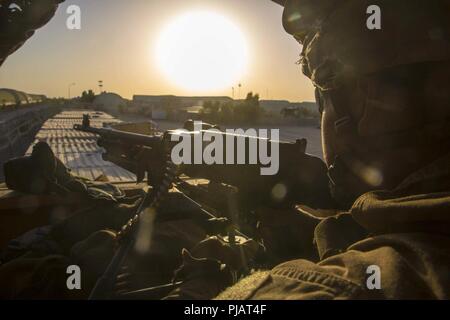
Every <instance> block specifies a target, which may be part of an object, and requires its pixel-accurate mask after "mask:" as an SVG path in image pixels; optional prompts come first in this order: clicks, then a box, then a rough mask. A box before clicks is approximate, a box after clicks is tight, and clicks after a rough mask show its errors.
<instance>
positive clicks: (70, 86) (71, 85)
mask: <svg viewBox="0 0 450 320" xmlns="http://www.w3.org/2000/svg"><path fill="white" fill-rule="evenodd" d="M74 85H76V83H75V82H73V83H71V84H69V87H68V90H67V91H68V97H69V100H70V88H72V87H73V86H74Z"/></svg>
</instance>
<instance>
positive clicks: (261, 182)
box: [74, 115, 332, 208]
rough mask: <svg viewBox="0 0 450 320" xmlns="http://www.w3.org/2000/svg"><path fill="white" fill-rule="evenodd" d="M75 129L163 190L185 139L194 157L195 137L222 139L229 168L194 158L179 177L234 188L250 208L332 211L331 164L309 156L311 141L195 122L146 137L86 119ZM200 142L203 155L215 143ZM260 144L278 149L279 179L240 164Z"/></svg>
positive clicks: (178, 170)
mask: <svg viewBox="0 0 450 320" xmlns="http://www.w3.org/2000/svg"><path fill="white" fill-rule="evenodd" d="M74 128H75V129H76V130H79V131H84V132H89V133H94V134H97V135H99V139H98V141H97V143H98V145H99V146H101V147H103V148H104V149H105V153H104V154H103V159H104V160H106V161H110V162H113V163H115V164H117V165H119V166H120V167H122V168H125V169H127V170H128V171H131V172H133V173H135V174H136V175H137V180H138V182H141V181H143V179H144V178H145V175H146V174H147V178H148V179H147V181H148V183H149V184H150V185H151V186H153V187H158V186H159V185H161V183H162V182H163V180H164V174H165V173H166V171H167V162H168V161H170V159H169V158H170V157H171V151H172V149H173V148H174V147H175V146H176V145H177V144H178V143H179V141H180V140H181V139H188V140H190V142H189V143H188V145H190V146H191V147H192V149H191V150H190V151H191V152H190V154H191V155H193V154H194V153H195V152H198V150H195V148H196V146H195V144H196V139H199V140H201V137H202V136H204V135H212V136H216V137H217V136H218V135H220V136H221V137H220V140H221V141H223V150H220V153H221V154H222V155H223V156H222V158H223V159H225V158H228V154H227V152H229V151H230V149H231V150H232V153H233V155H232V157H233V160H234V161H231V163H228V162H227V163H228V164H225V163H224V164H217V163H215V164H205V163H200V164H195V163H193V162H194V161H193V159H191V160H192V161H190V163H182V164H179V165H177V168H176V176H180V175H182V174H183V175H186V176H188V177H191V178H198V179H207V180H209V181H211V182H213V183H221V184H227V185H230V186H234V187H236V188H237V191H238V199H239V202H240V204H243V205H245V206H246V208H249V207H255V206H258V205H269V206H274V207H280V206H284V207H285V206H290V205H292V204H296V203H302V204H306V205H309V206H311V207H313V208H318V207H321V208H327V207H331V202H332V200H331V196H330V193H329V190H328V181H329V179H328V175H327V168H326V165H325V164H324V163H323V161H322V160H321V159H319V158H317V157H314V156H311V155H309V154H307V153H306V152H305V151H306V145H307V141H306V139H299V140H297V141H296V142H295V143H288V142H280V141H270V140H269V139H268V138H264V137H256V136H248V135H242V134H230V133H228V132H224V131H218V130H217V127H216V126H212V125H210V124H205V123H202V127H201V129H200V130H194V123H193V121H187V122H186V123H185V125H184V128H182V129H177V130H169V131H166V132H165V133H163V134H156V135H146V134H139V133H131V132H126V131H121V130H117V129H114V128H111V127H109V128H93V127H91V126H90V122H89V118H88V116H87V115H86V116H85V117H84V120H83V124H82V125H75V126H74ZM201 141H202V142H201V143H202V145H201V146H200V148H201V150H200V152H201V153H202V154H203V151H204V150H205V148H206V147H207V146H208V144H210V142H208V143H205V142H204V141H203V140H201ZM261 142H263V143H267V144H268V145H271V146H272V151H273V149H275V150H279V157H278V158H279V159H278V161H279V170H278V172H277V173H276V174H274V175H262V174H261V169H262V168H264V167H267V165H264V164H261V163H254V162H253V163H243V164H240V163H239V161H238V160H237V158H238V156H237V154H239V153H241V155H243V158H244V159H247V162H248V159H250V158H251V154H250V153H251V152H257V151H258V150H257V149H256V148H258V147H259V146H260V143H261ZM230 144H232V147H231V148H230V146H229V145H230ZM275 144H276V146H275ZM252 146H253V147H254V149H253V150H252ZM216 152H217V150H216ZM224 162H225V161H224Z"/></svg>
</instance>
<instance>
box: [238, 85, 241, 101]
mask: <svg viewBox="0 0 450 320" xmlns="http://www.w3.org/2000/svg"><path fill="white" fill-rule="evenodd" d="M238 87H239V97H238V99H239V100H240V99H241V88H242V84H241V83H239V85H238Z"/></svg>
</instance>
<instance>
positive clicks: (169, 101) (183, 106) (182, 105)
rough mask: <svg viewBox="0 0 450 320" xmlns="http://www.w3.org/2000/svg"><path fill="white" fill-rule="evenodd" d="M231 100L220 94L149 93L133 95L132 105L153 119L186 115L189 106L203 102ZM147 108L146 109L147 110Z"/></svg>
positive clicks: (195, 105)
mask: <svg viewBox="0 0 450 320" xmlns="http://www.w3.org/2000/svg"><path fill="white" fill-rule="evenodd" d="M207 101H210V102H220V103H225V102H233V99H231V98H229V97H221V96H217V97H215V96H199V97H181V96H173V95H161V96H149V95H135V96H134V97H133V106H134V108H137V109H139V110H142V112H144V113H145V114H150V115H151V117H152V118H153V119H160V120H161V119H166V118H168V117H169V115H174V116H175V117H178V115H181V114H183V116H182V117H183V118H184V117H185V116H187V115H188V113H189V112H191V111H192V110H190V109H189V108H192V107H195V108H197V109H198V108H199V107H202V106H203V105H204V103H205V102H207ZM147 110H148V111H147Z"/></svg>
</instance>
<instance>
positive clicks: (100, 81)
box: [98, 80, 103, 94]
mask: <svg viewBox="0 0 450 320" xmlns="http://www.w3.org/2000/svg"><path fill="white" fill-rule="evenodd" d="M98 88H99V90H100V94H101V93H102V90H103V80H98Z"/></svg>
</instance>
